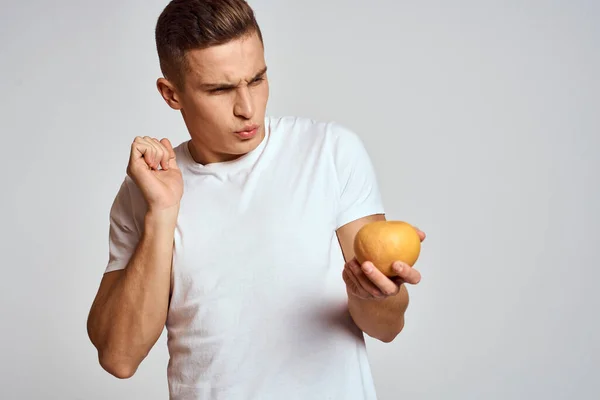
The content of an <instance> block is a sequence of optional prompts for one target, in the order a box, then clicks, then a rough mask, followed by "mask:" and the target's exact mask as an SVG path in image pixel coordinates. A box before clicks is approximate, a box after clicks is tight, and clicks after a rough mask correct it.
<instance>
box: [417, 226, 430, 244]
mask: <svg viewBox="0 0 600 400" xmlns="http://www.w3.org/2000/svg"><path fill="white" fill-rule="evenodd" d="M414 228H415V230H416V231H417V235H419V239H421V242H422V241H423V240H425V238H426V237H427V235H425V232H423V231H422V230H420V229H419V228H417V227H416V226H414Z"/></svg>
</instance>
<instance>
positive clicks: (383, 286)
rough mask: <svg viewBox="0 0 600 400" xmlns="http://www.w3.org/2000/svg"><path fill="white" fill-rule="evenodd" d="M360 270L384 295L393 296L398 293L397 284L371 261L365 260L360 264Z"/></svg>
mask: <svg viewBox="0 0 600 400" xmlns="http://www.w3.org/2000/svg"><path fill="white" fill-rule="evenodd" d="M361 268H362V271H363V273H364V275H365V277H366V278H367V279H369V281H370V282H372V283H373V284H374V285H375V286H376V287H377V288H378V289H379V290H380V291H381V293H383V294H384V295H386V296H393V295H395V294H397V293H398V285H397V284H396V283H394V281H392V280H391V279H390V278H388V277H387V276H385V275H384V274H383V272H381V271H380V270H378V269H377V268H375V265H373V263H372V262H370V261H366V262H364V263H363V265H362V267H361Z"/></svg>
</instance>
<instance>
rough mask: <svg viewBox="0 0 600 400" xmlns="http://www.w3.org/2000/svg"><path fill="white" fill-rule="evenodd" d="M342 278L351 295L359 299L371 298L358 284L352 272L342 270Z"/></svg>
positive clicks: (345, 269)
mask: <svg viewBox="0 0 600 400" xmlns="http://www.w3.org/2000/svg"><path fill="white" fill-rule="evenodd" d="M342 278H343V279H344V282H345V283H346V286H348V288H349V289H350V292H351V293H352V294H353V295H355V296H357V297H360V298H361V299H368V298H369V297H371V296H370V295H369V293H367V292H365V290H364V289H363V288H362V287H361V286H360V285H359V284H358V282H357V281H356V278H355V277H354V275H353V274H352V272H350V271H349V270H348V269H347V268H344V270H343V271H342Z"/></svg>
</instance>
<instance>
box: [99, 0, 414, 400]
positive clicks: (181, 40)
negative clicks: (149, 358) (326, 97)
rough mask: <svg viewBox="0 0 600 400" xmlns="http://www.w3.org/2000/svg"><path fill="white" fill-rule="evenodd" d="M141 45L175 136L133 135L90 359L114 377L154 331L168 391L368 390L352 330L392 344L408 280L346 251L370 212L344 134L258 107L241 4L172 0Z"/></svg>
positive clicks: (359, 165) (274, 394)
mask: <svg viewBox="0 0 600 400" xmlns="http://www.w3.org/2000/svg"><path fill="white" fill-rule="evenodd" d="M156 42H157V49H158V55H159V58H160V65H161V69H162V71H163V74H164V77H163V78H160V79H158V82H157V87H158V90H159V92H160V94H161V95H162V97H163V98H164V100H165V101H166V103H167V104H168V105H169V106H170V107H171V108H173V109H175V110H178V111H180V112H181V115H182V117H183V119H184V121H185V124H186V126H187V129H188V130H189V133H190V140H189V141H186V142H184V143H181V144H179V145H178V146H177V147H176V148H175V149H173V147H172V145H171V143H170V142H169V140H168V139H162V140H157V139H155V138H151V137H141V136H140V137H136V138H135V140H134V141H133V144H132V146H131V153H130V159H129V164H128V167H127V176H126V177H125V180H124V182H123V184H122V186H121V188H120V190H119V192H118V194H117V196H116V198H115V201H114V203H113V205H112V208H111V212H110V241H109V244H110V247H109V251H110V256H109V262H108V265H107V267H106V272H105V275H104V277H103V279H102V282H101V284H100V288H99V290H98V293H97V296H96V298H95V300H94V303H93V305H92V308H91V310H90V315H89V320H88V332H89V336H90V339H91V341H92V343H93V344H94V346H95V347H96V348H97V350H98V356H99V362H100V364H101V365H102V367H103V368H104V369H105V370H106V371H108V372H109V373H111V374H113V375H114V376H116V377H118V378H128V377H131V376H132V375H133V374H134V373H135V371H136V370H137V368H138V366H139V365H140V363H141V362H142V360H143V359H144V358H145V357H146V355H147V354H148V352H149V351H150V350H151V348H152V346H153V345H154V344H155V342H156V341H157V339H158V338H159V337H160V335H161V332H162V330H163V328H164V327H165V325H166V328H167V330H168V347H169V353H170V361H169V366H168V382H169V392H170V398H171V399H177V400H180V399H186V400H188V399H227V400H236V399H262V400H267V399H277V400H280V399H303V400H307V399H311V400H316V399H340V400H352V399H375V398H376V394H375V389H374V384H373V380H372V377H371V373H370V369H369V363H368V359H367V355H366V350H365V343H364V336H363V332H364V333H366V334H367V335H369V336H371V337H373V338H376V339H379V340H381V341H384V342H390V341H392V340H393V339H394V338H395V337H396V335H398V333H399V332H400V331H401V330H402V328H403V325H404V312H405V310H406V307H407V304H408V295H407V292H406V288H405V285H404V283H411V284H416V283H418V282H419V280H420V275H419V272H418V271H417V270H416V269H414V268H411V267H409V266H407V265H404V264H402V263H397V265H396V267H397V272H398V274H399V276H400V279H399V280H398V281H394V280H390V279H388V278H387V277H385V276H384V275H383V274H381V273H380V272H379V271H378V270H376V269H374V268H373V265H372V264H371V263H369V262H366V263H364V265H362V266H360V265H358V263H357V262H356V260H355V258H354V253H353V246H352V243H353V240H354V236H355V234H356V232H357V231H358V230H359V229H360V227H362V226H363V225H364V224H365V223H368V222H370V221H377V220H382V219H384V218H385V217H384V209H383V206H382V201H381V198H380V193H379V189H378V186H377V182H376V177H375V174H374V170H373V166H372V164H371V161H370V159H369V157H368V155H367V153H366V151H365V149H364V147H363V146H362V143H361V141H360V140H359V138H358V136H357V135H355V134H354V133H353V132H351V131H350V130H348V129H346V128H344V127H342V126H341V125H339V124H336V123H323V122H317V121H312V120H309V119H306V118H294V117H285V118H275V117H267V116H265V109H266V105H267V100H268V96H269V86H268V80H267V66H266V64H265V59H264V52H263V51H264V49H263V41H262V35H261V31H260V29H259V27H258V24H257V23H256V20H255V18H254V15H253V12H252V10H251V8H250V7H249V6H248V5H247V4H246V3H245V2H244V1H243V0H174V1H172V2H171V3H169V4H168V5H167V7H166V8H165V9H164V11H163V12H162V14H161V15H160V17H159V19H158V22H157V26H156ZM419 234H420V235H421V239H424V234H423V233H422V232H420V231H419Z"/></svg>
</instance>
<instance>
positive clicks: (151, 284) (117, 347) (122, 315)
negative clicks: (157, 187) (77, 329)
mask: <svg viewBox="0 0 600 400" xmlns="http://www.w3.org/2000/svg"><path fill="white" fill-rule="evenodd" d="M175 220H176V217H175V218H173V217H172V216H169V215H165V214H161V215H157V214H151V213H149V214H148V215H147V216H146V219H145V227H144V233H143V235H142V238H141V240H140V242H139V244H138V247H137V249H136V251H135V253H134V254H133V256H132V258H131V260H130V262H129V264H128V265H127V267H126V268H125V270H124V271H123V273H122V275H121V276H120V277H119V279H118V280H117V281H116V282H114V284H113V285H112V287H111V288H110V290H109V291H107V293H106V295H105V296H103V297H102V298H99V299H97V302H96V304H95V305H94V306H93V308H92V311H91V313H90V336H91V339H92V342H93V343H94V345H95V346H96V347H97V349H98V353H99V357H100V362H101V363H103V364H105V365H107V364H110V365H112V366H113V368H114V365H123V364H125V365H127V366H128V368H129V369H131V368H132V367H131V366H134V367H135V368H137V365H139V363H140V362H141V361H142V360H143V358H145V357H146V355H147V354H148V352H149V351H150V349H151V348H152V346H153V345H154V343H155V342H156V340H158V338H159V337H160V334H161V333H162V330H163V328H164V324H165V321H166V317H167V309H168V303H169V291H170V279H171V260H172V251H173V234H174V228H175V223H174V221H175Z"/></svg>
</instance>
